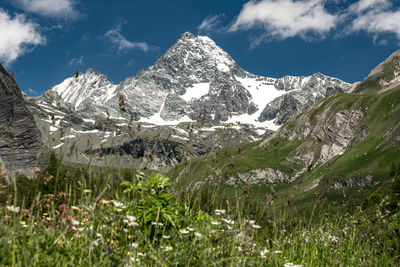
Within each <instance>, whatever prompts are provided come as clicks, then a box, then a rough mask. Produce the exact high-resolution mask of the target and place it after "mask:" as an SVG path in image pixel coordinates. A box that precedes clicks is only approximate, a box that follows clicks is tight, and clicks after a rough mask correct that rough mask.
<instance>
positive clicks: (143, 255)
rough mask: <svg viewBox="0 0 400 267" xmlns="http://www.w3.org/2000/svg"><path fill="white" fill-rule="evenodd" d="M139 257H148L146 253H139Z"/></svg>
mask: <svg viewBox="0 0 400 267" xmlns="http://www.w3.org/2000/svg"><path fill="white" fill-rule="evenodd" d="M137 255H138V256H141V257H145V256H146V253H144V252H138V253H137Z"/></svg>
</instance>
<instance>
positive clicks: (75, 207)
mask: <svg viewBox="0 0 400 267" xmlns="http://www.w3.org/2000/svg"><path fill="white" fill-rule="evenodd" d="M71 209H73V210H81V209H80V208H78V207H77V206H72V207H71Z"/></svg>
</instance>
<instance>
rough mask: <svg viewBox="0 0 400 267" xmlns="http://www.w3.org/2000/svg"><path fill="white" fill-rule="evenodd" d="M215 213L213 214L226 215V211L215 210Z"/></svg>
mask: <svg viewBox="0 0 400 267" xmlns="http://www.w3.org/2000/svg"><path fill="white" fill-rule="evenodd" d="M214 212H215V214H217V215H223V214H225V213H226V210H218V209H217V210H215V211H214Z"/></svg>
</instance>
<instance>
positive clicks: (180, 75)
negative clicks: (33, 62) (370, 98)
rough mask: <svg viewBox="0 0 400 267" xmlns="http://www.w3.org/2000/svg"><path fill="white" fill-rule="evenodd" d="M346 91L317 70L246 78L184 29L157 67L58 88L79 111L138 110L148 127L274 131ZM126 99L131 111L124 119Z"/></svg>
mask: <svg viewBox="0 0 400 267" xmlns="http://www.w3.org/2000/svg"><path fill="white" fill-rule="evenodd" d="M348 87H349V85H348V84H347V83H344V82H342V81H340V80H338V79H334V78H330V77H327V76H325V75H322V74H320V73H317V74H313V75H311V76H307V77H304V76H285V77H283V78H279V79H275V78H270V77H263V76H258V75H254V74H251V73H248V72H246V71H245V70H243V69H242V68H240V67H239V66H238V65H237V63H236V62H235V61H234V60H233V59H232V57H231V56H230V55H229V54H228V53H226V52H225V51H224V50H223V49H222V48H221V47H219V46H218V45H217V44H216V43H215V42H214V41H213V40H211V39H210V38H209V37H207V36H194V35H193V34H191V33H189V32H186V33H184V34H182V35H181V36H180V38H179V39H178V40H177V42H176V43H175V44H174V45H172V46H171V47H170V48H169V49H168V50H167V51H166V52H165V53H164V54H163V55H162V56H161V57H160V58H159V59H158V60H157V61H156V62H155V64H154V65H153V66H150V67H149V68H147V69H146V70H143V71H140V73H139V74H138V75H136V76H132V77H128V78H127V79H125V80H124V81H122V82H121V83H120V84H118V85H115V84H113V83H111V82H110V81H108V79H107V77H106V76H105V75H102V74H100V73H97V72H94V71H93V70H88V71H87V72H86V73H84V74H79V75H75V76H74V77H71V78H68V79H66V80H65V81H64V82H62V83H61V84H59V85H57V86H55V87H54V88H53V91H55V92H57V94H59V95H60V96H61V98H62V99H63V100H64V101H66V102H68V103H70V104H72V106H73V107H74V108H75V110H77V111H87V112H91V113H99V114H104V112H105V111H106V110H107V111H109V114H111V115H114V116H123V117H126V118H129V116H130V114H133V113H137V114H138V119H139V120H140V121H143V122H147V123H148V122H151V121H152V120H153V121H154V124H169V123H172V122H173V124H176V123H178V122H181V121H196V120H215V121H222V122H237V121H238V122H241V123H247V124H253V125H256V126H257V127H266V128H269V129H276V128H277V127H279V125H278V124H282V123H283V122H285V121H286V120H288V119H289V118H290V116H292V115H295V114H297V113H299V112H301V111H303V110H304V109H305V108H307V107H309V106H310V105H311V104H313V103H315V102H316V101H318V100H320V99H322V98H323V97H326V96H329V95H330V94H333V93H336V92H342V91H346V90H347V89H348ZM121 95H122V96H123V97H124V100H125V104H126V109H127V111H128V112H125V113H123V114H121V112H120V96H121ZM288 103H289V104H290V105H289V104H288ZM288 114H289V115H290V116H289V115H288ZM274 123H275V124H274ZM276 123H277V124H276Z"/></svg>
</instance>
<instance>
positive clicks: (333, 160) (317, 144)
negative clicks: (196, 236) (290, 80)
mask: <svg viewBox="0 0 400 267" xmlns="http://www.w3.org/2000/svg"><path fill="white" fill-rule="evenodd" d="M343 114H344V115H343ZM399 118H400V88H395V89H392V90H389V91H387V92H384V93H381V94H377V93H371V92H368V93H366V92H363V93H362V94H361V93H351V94H350V93H343V94H338V95H335V96H332V97H330V98H328V99H326V100H323V101H321V102H320V103H318V104H317V105H314V106H313V107H311V108H310V109H308V110H307V111H305V112H304V113H302V114H300V115H298V116H297V117H295V118H293V119H291V120H290V121H289V122H287V123H286V124H285V125H284V126H282V127H281V128H280V129H279V131H278V132H277V133H275V134H274V135H273V136H271V137H268V138H267V139H265V140H262V141H257V142H254V143H249V144H245V145H242V146H239V147H236V148H230V149H223V150H220V151H217V152H216V155H213V154H210V155H208V156H205V157H202V158H196V159H192V160H190V161H187V162H185V163H183V164H181V165H179V166H178V167H176V168H175V169H173V170H172V171H171V172H170V173H169V175H170V176H171V177H173V178H175V179H176V186H177V188H178V189H180V190H182V189H186V190H189V191H192V190H191V189H192V187H193V185H194V184H195V183H196V182H201V181H204V180H205V179H207V178H209V179H208V182H206V183H204V184H201V183H198V184H200V185H201V187H200V188H199V189H197V191H198V190H200V191H201V188H208V189H207V190H209V189H210V188H215V187H216V185H218V186H217V187H218V188H220V187H222V188H223V189H219V190H220V193H219V194H218V195H217V198H218V199H220V200H224V199H228V200H232V201H235V196H241V195H243V193H244V191H245V190H251V196H252V199H253V200H255V201H262V202H265V201H264V199H265V196H266V195H268V194H271V193H274V196H276V197H274V204H273V206H275V207H282V206H284V205H287V203H291V206H293V207H295V208H296V209H299V210H304V208H307V209H305V210H308V211H309V208H310V207H313V206H314V203H315V202H316V201H318V199H319V200H321V199H323V200H325V202H327V203H329V206H330V207H342V206H343V205H346V206H347V205H349V206H356V205H358V204H361V203H362V201H364V199H365V198H366V197H367V196H368V195H369V194H370V193H371V192H373V191H375V190H376V189H377V188H378V187H379V186H380V185H381V184H383V183H385V182H386V181H387V180H388V179H389V178H390V177H391V175H390V173H391V167H392V165H395V166H397V165H400V120H399ZM343 143H344V144H343ZM335 147H339V148H340V149H339V151H338V152H337V153H336V154H335V153H333V154H332V155H330V154H329V153H328V154H327V152H326V151H327V150H328V151H329V149H332V148H333V149H335ZM266 168H270V169H274V170H279V171H280V172H282V173H283V174H284V175H285V176H286V177H287V179H286V180H285V181H277V182H272V183H271V182H270V181H269V182H268V181H262V180H261V181H259V182H257V183H246V182H245V181H243V179H240V174H243V173H249V172H250V174H253V173H251V170H255V169H261V170H262V169H266ZM210 177H211V178H210ZM228 181H230V183H229V182H228ZM232 181H234V185H233V183H232ZM229 184H231V185H229ZM195 191H196V190H195ZM222 202H223V201H221V203H222ZM266 209H267V210H271V208H270V207H269V206H268V208H266Z"/></svg>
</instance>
